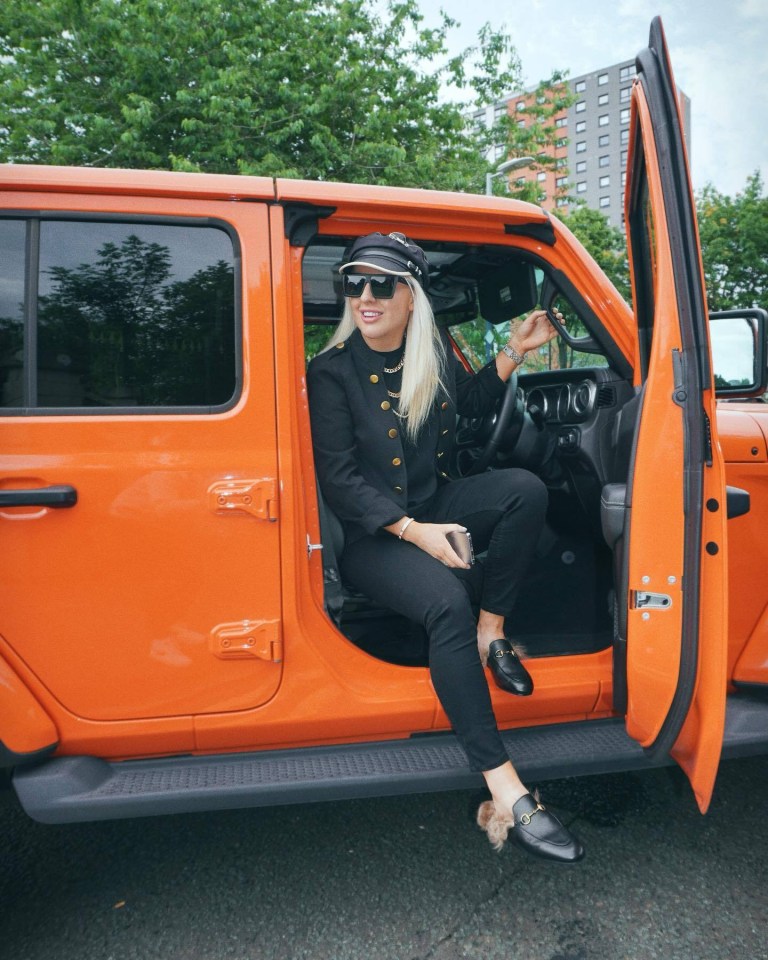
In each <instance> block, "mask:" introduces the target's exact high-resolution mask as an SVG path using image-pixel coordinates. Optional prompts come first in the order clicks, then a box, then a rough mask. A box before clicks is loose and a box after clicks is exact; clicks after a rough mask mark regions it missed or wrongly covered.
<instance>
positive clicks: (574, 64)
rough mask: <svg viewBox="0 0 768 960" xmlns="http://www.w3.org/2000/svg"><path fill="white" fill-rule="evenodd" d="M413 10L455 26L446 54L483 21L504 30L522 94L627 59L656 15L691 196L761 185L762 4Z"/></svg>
mask: <svg viewBox="0 0 768 960" xmlns="http://www.w3.org/2000/svg"><path fill="white" fill-rule="evenodd" d="M419 8H420V9H421V11H422V13H423V14H424V16H425V24H426V25H431V24H432V23H436V22H437V15H438V11H439V10H440V9H441V8H442V9H443V10H445V12H446V13H447V14H448V15H449V16H451V17H452V18H453V19H454V20H458V21H460V23H461V27H460V28H459V29H455V30H454V31H452V34H451V37H452V44H453V49H452V52H453V51H456V50H459V49H461V48H463V47H465V46H469V45H470V44H472V43H473V42H474V41H475V39H476V36H477V31H478V29H479V28H480V27H481V26H482V25H483V23H485V22H486V21H488V22H490V23H491V24H492V26H494V27H499V26H502V25H503V26H505V27H506V28H507V29H508V30H509V32H510V33H511V35H512V37H513V40H514V43H515V46H516V48H517V52H518V54H519V56H520V59H521V61H522V67H523V71H524V77H525V82H526V85H534V84H536V83H538V81H539V80H541V79H543V78H544V77H546V76H548V75H549V74H550V73H551V72H552V71H553V70H556V69H562V70H567V71H568V73H569V75H570V76H571V77H577V76H579V75H580V74H582V73H590V72H592V71H593V70H596V69H598V68H599V67H606V66H610V65H611V64H613V63H618V62H619V61H621V60H628V59H630V58H632V57H634V56H635V54H636V53H637V52H638V50H640V49H641V48H642V47H644V46H646V44H647V41H648V28H649V26H650V23H651V20H652V18H653V17H654V16H655V15H657V14H660V15H661V18H662V20H663V23H664V30H665V32H666V35H667V43H668V45H669V49H670V55H671V58H672V67H673V69H674V71H675V79H676V81H677V84H678V86H679V87H681V88H682V89H683V90H684V91H685V92H686V93H687V94H688V96H689V97H690V98H691V122H692V129H691V141H692V142H691V166H692V173H693V184H694V187H695V188H697V189H698V188H700V187H702V186H704V184H705V183H707V182H711V183H713V184H714V185H715V187H716V188H717V189H718V190H720V191H721V192H722V193H728V194H735V193H737V192H739V191H740V190H742V189H743V187H744V184H745V182H746V178H747V176H748V175H749V174H751V173H753V172H754V171H755V170H757V169H760V170H761V171H762V174H763V179H764V180H766V179H768V177H767V176H766V174H767V172H768V165H766V159H765V158H766V154H767V153H768V137H766V128H767V127H768V49H767V48H768V0H730V2H724V0H576V2H574V0H481V2H476V3H474V4H473V3H471V2H469V0H419Z"/></svg>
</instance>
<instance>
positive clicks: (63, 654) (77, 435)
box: [0, 193, 282, 721]
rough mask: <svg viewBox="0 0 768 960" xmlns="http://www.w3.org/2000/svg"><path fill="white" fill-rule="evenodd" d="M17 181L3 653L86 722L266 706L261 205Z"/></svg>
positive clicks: (0, 509) (276, 586)
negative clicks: (57, 188) (58, 188)
mask: <svg viewBox="0 0 768 960" xmlns="http://www.w3.org/2000/svg"><path fill="white" fill-rule="evenodd" d="M19 199H20V198H19V196H18V195H16V194H13V193H5V194H0V203H1V204H2V209H0V217H2V219H1V220H0V229H2V228H3V224H5V225H6V231H7V230H8V229H9V228H8V224H11V223H15V224H20V225H21V226H17V227H14V228H13V229H14V230H15V231H16V233H20V234H21V235H23V247H22V253H24V251H25V253H24V255H23V256H22V257H21V259H20V261H19V262H20V263H21V264H22V267H21V269H22V273H21V275H20V276H15V277H14V276H11V278H10V279H11V281H12V282H13V283H16V287H17V288H18V290H19V291H21V292H22V297H21V298H20V299H21V300H22V305H21V307H20V317H19V323H18V325H17V326H18V330H16V331H15V332H16V333H17V334H18V337H17V340H18V344H17V347H18V349H17V351H16V353H15V354H14V355H13V357H10V353H9V350H8V349H6V353H5V354H4V356H3V361H4V363H5V364H6V366H7V365H8V363H10V362H11V360H13V363H15V364H16V365H15V366H13V364H12V368H11V369H10V370H7V371H6V372H7V376H6V377H5V380H4V383H3V386H2V389H3V394H2V404H3V406H2V409H0V504H1V505H0V540H1V541H2V551H0V557H1V558H2V559H1V560H0V563H2V574H1V575H0V604H1V605H2V608H3V629H2V638H1V640H0V643H2V646H3V650H4V652H6V653H7V655H8V656H9V657H10V658H11V660H12V661H13V662H14V663H15V664H16V665H17V669H19V670H20V671H21V672H22V673H23V672H26V675H27V676H28V677H31V678H32V679H33V682H34V683H36V684H37V685H39V686H42V688H44V689H45V690H47V691H48V697H49V698H50V700H51V702H52V703H53V704H54V705H55V706H56V709H62V710H65V711H68V712H69V713H70V714H73V715H75V716H77V717H82V718H88V719H90V720H103V721H109V720H118V719H119V720H129V719H136V718H146V717H169V716H185V715H186V716H188V715H192V714H200V713H210V712H219V713H220V712H222V711H235V710H243V709H247V708H249V707H254V706H257V705H259V704H261V703H264V702H265V701H267V700H268V699H270V698H271V697H272V696H273V695H274V693H275V691H276V690H277V688H278V686H279V683H280V678H281V670H282V664H281V659H282V657H281V629H280V576H279V569H280V567H279V556H280V555H279V549H280V547H279V538H278V529H277V528H278V526H279V503H278V476H277V456H276V439H275V409H274V407H275V400H274V371H273V350H272V312H271V297H270V278H269V237H268V222H267V208H266V205H265V204H262V203H248V204H245V203H242V204H236V203H227V202H225V201H208V202H207V203H205V204H204V205H203V204H200V205H196V204H195V203H194V202H193V201H189V200H187V201H183V202H182V201H180V200H177V201H173V200H163V199H161V198H158V199H152V198H139V197H134V198H131V197H127V198H123V197H93V196H91V197H77V196H68V197H63V195H58V196H57V195H45V194H40V195H38V196H35V195H32V194H29V195H25V196H24V198H23V199H24V202H23V203H21V204H19ZM57 208H58V209H57ZM35 209H39V210H44V211H46V212H45V213H44V214H41V215H39V216H38V215H36V214H35V213H34V210H35ZM15 210H19V211H23V212H18V213H16V212H14V211H15ZM30 210H31V211H32V212H31V213H30ZM105 210H108V211H110V212H109V214H105V213H103V211H105ZM196 213H198V216H197V217H196ZM203 213H204V215H205V219H204V218H203V216H202V214H203ZM11 232H13V231H11ZM14 249H17V248H14ZM24 265H25V266H24ZM6 272H7V271H6ZM6 279H8V278H7V277H6ZM18 299H19V298H17V300H15V301H14V302H17V301H18ZM10 302H11V301H10V300H9V303H10ZM8 309H15V308H13V307H12V306H11V307H9V308H8ZM6 313H7V311H6ZM14 316H15V315H14ZM14 343H15V341H14ZM9 357H10V359H9ZM14 357H15V358H16V359H14ZM22 359H23V362H22ZM41 488H65V489H66V490H69V491H71V493H70V494H69V497H70V499H72V498H73V497H76V502H74V503H71V504H70V505H68V506H65V505H50V504H48V503H47V502H46V500H45V498H46V496H51V495H52V494H50V493H48V494H46V493H44V492H40V490H41ZM19 491H22V492H23V491H27V493H26V494H23V493H20V492H19ZM19 497H22V499H24V497H25V498H26V502H25V503H22V504H21V505H17V504H19V503H20V501H19ZM20 597H23V598H24V602H23V603H22V602H19V598H20Z"/></svg>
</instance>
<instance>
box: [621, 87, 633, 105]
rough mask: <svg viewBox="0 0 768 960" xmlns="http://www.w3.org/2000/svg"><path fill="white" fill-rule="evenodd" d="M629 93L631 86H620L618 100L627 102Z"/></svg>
mask: <svg viewBox="0 0 768 960" xmlns="http://www.w3.org/2000/svg"><path fill="white" fill-rule="evenodd" d="M631 95H632V87H622V88H621V92H620V93H619V102H620V103H629V98H630V96H631Z"/></svg>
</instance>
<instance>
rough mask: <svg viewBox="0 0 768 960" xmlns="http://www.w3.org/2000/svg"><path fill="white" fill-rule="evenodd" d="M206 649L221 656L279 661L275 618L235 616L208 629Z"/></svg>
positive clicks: (224, 657)
mask: <svg viewBox="0 0 768 960" xmlns="http://www.w3.org/2000/svg"><path fill="white" fill-rule="evenodd" d="M210 649H211V653H213V655H214V656H216V657H219V658H220V659H221V660H243V659H251V658H253V657H256V658H257V659H258V660H269V661H271V662H272V663H281V662H282V659H283V642H282V640H281V639H280V621H279V620H235V621H234V622H232V623H220V624H219V625H218V626H217V627H214V628H213V630H211V636H210Z"/></svg>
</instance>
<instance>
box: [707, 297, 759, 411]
mask: <svg viewBox="0 0 768 960" xmlns="http://www.w3.org/2000/svg"><path fill="white" fill-rule="evenodd" d="M766 330H768V313H767V312H766V311H765V310H760V309H753V310H721V311H718V312H717V313H711V314H710V315H709V338H710V342H711V345H712V368H713V370H714V375H715V395H716V396H718V397H758V396H760V395H761V394H763V393H765V390H766V386H767V385H768V367H767V366H766V343H765V336H766Z"/></svg>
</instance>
